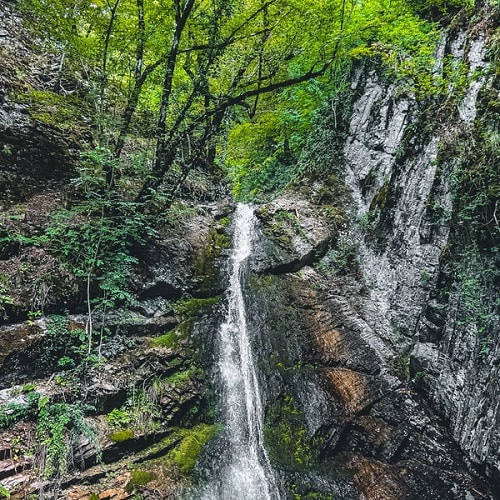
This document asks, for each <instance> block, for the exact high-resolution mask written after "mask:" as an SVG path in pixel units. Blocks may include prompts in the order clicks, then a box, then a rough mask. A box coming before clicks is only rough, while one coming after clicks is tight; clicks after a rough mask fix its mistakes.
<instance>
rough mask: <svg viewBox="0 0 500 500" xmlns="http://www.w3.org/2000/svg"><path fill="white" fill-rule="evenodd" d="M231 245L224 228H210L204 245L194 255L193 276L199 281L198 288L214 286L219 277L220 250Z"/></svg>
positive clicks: (204, 289)
mask: <svg viewBox="0 0 500 500" xmlns="http://www.w3.org/2000/svg"><path fill="white" fill-rule="evenodd" d="M230 246H231V238H230V237H229V236H228V235H227V234H226V232H225V228H224V227H223V226H220V227H219V228H211V229H210V231H209V233H208V237H207V242H206V244H205V246H204V247H203V248H202V249H201V250H200V251H199V252H198V253H197V254H196V255H195V258H194V261H193V264H194V270H195V276H196V279H197V281H199V282H200V290H202V291H211V290H213V289H214V288H216V284H217V281H218V279H219V266H218V265H217V261H218V260H219V258H220V257H221V255H222V252H223V251H224V250H225V249H227V248H229V247H230Z"/></svg>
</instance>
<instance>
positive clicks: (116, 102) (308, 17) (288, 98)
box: [23, 0, 470, 203]
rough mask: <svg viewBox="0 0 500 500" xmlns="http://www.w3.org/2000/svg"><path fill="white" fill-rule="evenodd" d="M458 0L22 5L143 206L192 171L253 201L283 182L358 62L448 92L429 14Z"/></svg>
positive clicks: (106, 177) (148, 0)
mask: <svg viewBox="0 0 500 500" xmlns="http://www.w3.org/2000/svg"><path fill="white" fill-rule="evenodd" d="M467 1H468V0H467ZM457 2H462V0H452V1H451V2H448V3H444V2H442V1H437V2H434V3H432V4H431V3H429V2H428V1H425V2H417V1H415V0H411V1H410V0H409V1H405V0H365V1H359V0H358V1H355V0H229V1H228V0H95V1H93V2H89V1H85V0H50V1H49V0H24V3H23V8H24V10H25V12H26V14H27V15H28V18H29V20H30V22H31V25H32V27H33V28H34V29H36V31H37V33H38V35H39V37H40V39H41V41H42V42H43V43H44V44H46V46H47V50H52V51H56V52H57V54H58V57H59V66H58V78H57V85H56V88H54V89H53V92H54V93H57V94H62V95H64V96H70V95H71V96H78V97H79V98H80V99H81V102H80V104H79V106H80V107H81V109H82V114H83V115H85V116H87V117H89V119H90V121H91V123H92V129H93V142H94V144H95V145H98V147H99V148H104V149H105V150H106V151H107V154H109V156H110V158H112V159H113V160H111V159H110V160H109V161H104V162H102V165H101V167H102V181H103V183H105V185H106V186H107V189H115V187H116V185H117V184H118V183H119V181H120V179H119V178H120V172H119V171H120V168H118V167H117V165H119V164H120V162H124V161H126V162H128V163H129V167H128V170H129V176H128V177H129V178H128V181H127V183H126V186H127V193H129V195H130V194H133V197H134V199H135V200H136V201H138V202H140V203H144V202H148V201H150V200H151V199H152V197H154V196H156V195H159V194H162V193H163V194H164V195H165V193H167V197H168V196H169V193H170V196H171V193H172V192H174V191H175V190H176V189H177V188H178V186H179V184H181V183H182V181H183V179H184V178H185V176H186V175H187V173H188V172H189V171H190V170H192V169H194V168H202V169H212V168H214V166H219V167H222V168H223V169H224V170H225V171H226V172H227V173H228V175H229V177H230V178H232V179H233V182H234V190H235V193H236V194H237V195H238V196H240V197H243V198H245V197H246V198H248V197H250V198H251V197H253V196H258V191H265V190H266V189H269V190H273V189H277V188H280V187H282V186H283V185H285V184H286V183H287V182H288V181H289V180H290V178H291V174H290V170H287V165H289V164H292V163H296V162H297V160H298V159H299V156H300V151H301V149H302V148H303V147H304V145H305V143H306V142H307V136H308V134H309V133H310V132H311V130H312V129H313V124H314V123H315V121H317V119H318V116H319V115H320V114H321V109H322V107H324V106H327V105H328V103H329V102H330V101H331V100H332V99H335V96H336V95H337V96H342V92H343V91H344V90H345V87H346V85H347V83H346V82H347V75H348V73H349V71H350V69H351V65H352V62H353V61H354V60H355V59H357V58H360V57H370V58H376V59H378V60H380V61H381V62H382V64H383V65H384V66H385V68H386V70H387V71H388V73H389V74H390V75H391V77H392V78H395V79H398V80H400V81H402V82H403V83H404V84H405V85H406V86H407V88H408V89H409V90H410V91H412V92H416V93H417V94H418V93H422V92H424V93H425V92H435V91H438V90H439V82H438V81H437V79H436V78H435V77H432V73H431V69H432V65H433V53H434V43H435V41H436V40H437V37H438V34H439V29H438V26H437V25H436V24H435V23H433V22H431V21H430V20H429V19H431V17H432V16H431V15H426V16H425V17H421V15H422V13H424V14H425V13H427V14H428V13H429V12H430V11H431V10H432V9H434V10H437V11H439V12H440V13H441V14H443V13H445V12H446V11H447V10H448V9H454V8H456V7H459V6H460V5H458V3H457ZM469 7H470V6H469ZM121 170H122V171H123V170H124V169H123V168H122V169H121ZM122 173H123V172H122ZM167 176H168V179H169V180H168V182H165V180H166V178H167ZM256 184H258V185H259V186H260V187H256Z"/></svg>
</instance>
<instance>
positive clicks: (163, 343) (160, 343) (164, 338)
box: [151, 328, 178, 349]
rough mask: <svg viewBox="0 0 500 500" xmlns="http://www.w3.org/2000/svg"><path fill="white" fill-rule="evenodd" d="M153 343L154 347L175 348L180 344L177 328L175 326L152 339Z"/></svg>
mask: <svg viewBox="0 0 500 500" xmlns="http://www.w3.org/2000/svg"><path fill="white" fill-rule="evenodd" d="M151 345H152V346H153V347H167V348H169V349H174V348H175V347H177V345H178V339H177V335H176V329H175V328H174V329H173V330H170V331H169V332H167V333H165V334H163V335H160V336H159V337H156V338H154V339H153V340H152V341H151Z"/></svg>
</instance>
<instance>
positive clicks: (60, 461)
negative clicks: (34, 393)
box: [36, 398, 99, 479]
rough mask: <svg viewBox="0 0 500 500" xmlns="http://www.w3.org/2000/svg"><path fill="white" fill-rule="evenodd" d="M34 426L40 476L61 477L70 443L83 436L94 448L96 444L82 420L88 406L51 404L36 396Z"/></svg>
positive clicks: (67, 463) (70, 457)
mask: <svg viewBox="0 0 500 500" xmlns="http://www.w3.org/2000/svg"><path fill="white" fill-rule="evenodd" d="M39 408H40V410H39V413H38V421H37V428H36V443H37V447H38V456H39V457H40V473H41V475H42V477H43V478H45V479H48V478H51V477H54V476H58V477H61V476H63V475H64V474H65V473H66V472H67V471H68V469H69V467H70V465H71V463H72V460H73V455H72V451H73V446H74V445H76V444H77V443H78V441H79V440H80V439H81V438H82V437H85V438H87V439H88V440H89V441H90V442H91V443H92V444H93V445H94V447H95V449H96V450H97V452H98V453H97V454H98V458H99V446H98V441H97V436H96V433H95V430H94V429H93V428H91V427H90V426H89V425H88V424H87V422H86V421H85V413H84V412H85V411H86V410H91V409H92V408H91V407H88V406H85V405H82V404H81V403H74V404H69V403H52V402H50V401H49V400H48V398H40V401H39Z"/></svg>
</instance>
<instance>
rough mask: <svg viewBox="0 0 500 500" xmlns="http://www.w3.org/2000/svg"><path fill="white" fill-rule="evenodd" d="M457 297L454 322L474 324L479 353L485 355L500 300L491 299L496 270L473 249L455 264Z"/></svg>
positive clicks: (487, 350)
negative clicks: (477, 336) (458, 299)
mask: <svg viewBox="0 0 500 500" xmlns="http://www.w3.org/2000/svg"><path fill="white" fill-rule="evenodd" d="M455 273H456V277H457V278H458V280H457V281H458V293H459V296H460V306H459V316H458V320H457V321H458V323H459V324H461V325H470V324H474V325H475V327H476V329H477V332H478V334H479V345H480V349H479V350H480V354H481V355H487V354H489V350H490V345H491V343H492V342H493V332H494V329H495V325H496V323H497V320H498V316H497V313H496V311H498V308H499V307H500V299H499V298H498V296H497V297H494V296H491V294H490V290H492V289H494V282H495V279H496V278H497V277H498V271H497V270H496V269H495V267H494V265H491V264H489V263H488V262H487V260H486V259H485V258H484V257H482V256H481V255H480V253H479V252H478V249H477V248H473V247H471V248H469V249H468V250H467V251H466V252H465V253H463V254H462V255H460V256H459V260H458V261H457V263H456V264H455Z"/></svg>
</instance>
